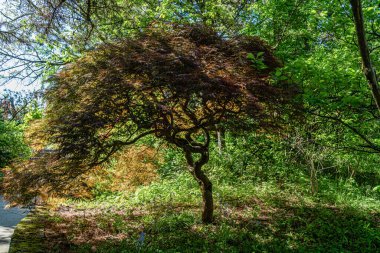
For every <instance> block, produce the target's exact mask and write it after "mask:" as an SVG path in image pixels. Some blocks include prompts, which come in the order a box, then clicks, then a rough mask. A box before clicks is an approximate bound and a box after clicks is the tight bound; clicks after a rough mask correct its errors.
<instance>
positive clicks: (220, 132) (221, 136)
mask: <svg viewBox="0 0 380 253" xmlns="http://www.w3.org/2000/svg"><path fill="white" fill-rule="evenodd" d="M216 137H217V139H218V151H219V155H221V154H222V152H223V149H224V148H225V146H226V141H225V138H226V131H225V130H224V129H223V128H222V127H219V126H216Z"/></svg>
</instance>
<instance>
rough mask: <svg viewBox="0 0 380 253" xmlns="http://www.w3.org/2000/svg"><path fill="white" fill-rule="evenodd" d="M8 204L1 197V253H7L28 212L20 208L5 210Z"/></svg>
mask: <svg viewBox="0 0 380 253" xmlns="http://www.w3.org/2000/svg"><path fill="white" fill-rule="evenodd" d="M5 205H6V202H5V201H4V200H3V198H2V197H1V196H0V253H7V252H8V250H9V243H10V242H11V236H12V234H13V231H14V229H15V227H16V225H17V223H19V222H20V220H21V219H22V218H24V217H25V216H26V214H27V212H28V211H27V210H25V209H19V208H11V209H4V207H5Z"/></svg>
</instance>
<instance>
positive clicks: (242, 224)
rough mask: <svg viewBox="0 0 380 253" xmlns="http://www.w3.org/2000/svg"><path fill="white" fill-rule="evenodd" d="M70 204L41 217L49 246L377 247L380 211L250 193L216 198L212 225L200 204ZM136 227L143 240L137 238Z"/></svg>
mask: <svg viewBox="0 0 380 253" xmlns="http://www.w3.org/2000/svg"><path fill="white" fill-rule="evenodd" d="M71 212H72V215H71V216H69V215H67V214H65V213H61V215H60V216H52V217H51V219H49V222H48V223H47V224H46V227H47V230H46V231H47V232H46V233H47V241H48V242H49V243H48V246H49V247H50V251H51V252H52V251H53V252H54V251H55V252H63V251H62V250H64V252H69V251H70V252H93V251H96V252H110V253H112V252H115V253H116V252H262V251H267V252H290V251H292V252H322V251H324V252H379V250H380V227H379V217H380V216H379V214H365V213H361V212H358V211H357V210H354V209H348V208H337V207H334V206H321V205H320V206H318V205H316V206H297V205H293V204H289V203H287V202H284V201H281V200H278V201H277V202H276V204H275V205H273V203H272V204H271V205H268V204H266V203H264V202H262V201H260V200H258V199H254V198H253V199H252V200H250V201H245V202H237V203H233V202H229V203H223V204H222V205H219V206H218V207H217V209H216V215H215V222H214V224H211V225H203V224H201V223H200V220H199V216H200V210H199V208H198V207H197V206H192V205H179V204H178V205H169V206H168V205H155V206H145V207H144V208H140V209H130V210H108V212H107V211H105V210H102V211H100V212H99V211H93V213H91V212H88V213H87V216H86V215H83V212H80V211H79V212H78V211H74V210H72V211H71ZM73 214H74V215H73ZM141 232H144V236H143V237H144V240H140V241H139V238H140V239H141ZM56 240H59V244H57V243H54V241H56ZM52 245H54V247H55V248H54V247H52ZM57 245H61V246H59V247H61V248H59V247H57ZM69 249H70V250H69Z"/></svg>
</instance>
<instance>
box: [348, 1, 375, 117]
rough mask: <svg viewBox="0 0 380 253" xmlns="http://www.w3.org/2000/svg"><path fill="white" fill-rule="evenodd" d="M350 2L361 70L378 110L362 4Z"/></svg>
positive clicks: (373, 72)
mask: <svg viewBox="0 0 380 253" xmlns="http://www.w3.org/2000/svg"><path fill="white" fill-rule="evenodd" d="M350 2H351V7H352V13H353V15H354V20H355V28H356V34H357V37H358V44H359V49H360V55H361V57H362V62H363V72H364V75H365V77H366V79H367V81H368V84H369V87H370V89H371V91H372V96H373V98H374V100H375V104H376V107H377V109H378V110H379V112H380V91H379V85H378V81H377V76H376V72H375V69H374V68H373V66H372V62H371V57H370V53H369V49H368V43H367V39H366V36H365V28H364V18H363V10H362V4H361V1H360V0H350Z"/></svg>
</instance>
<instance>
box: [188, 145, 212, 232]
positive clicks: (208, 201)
mask: <svg viewBox="0 0 380 253" xmlns="http://www.w3.org/2000/svg"><path fill="white" fill-rule="evenodd" d="M185 153H186V160H187V163H188V165H189V170H190V173H191V174H192V175H193V176H194V178H195V179H196V180H197V182H198V183H199V186H200V187H201V190H202V198H203V212H202V222H203V223H205V224H209V223H212V221H213V213H214V200H213V197H212V183H211V181H210V179H209V178H208V177H207V176H206V174H205V173H204V172H203V170H202V166H203V165H204V164H205V163H207V161H208V159H209V154H208V152H206V151H205V152H202V153H201V154H200V155H201V158H200V159H199V160H198V161H195V162H194V159H193V154H192V153H191V152H190V151H188V150H185Z"/></svg>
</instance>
